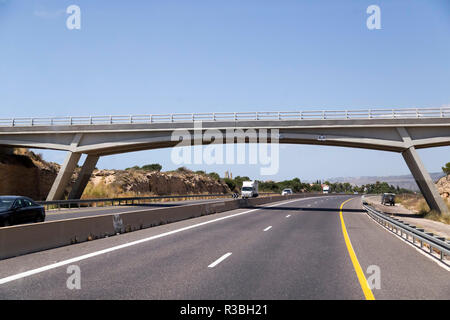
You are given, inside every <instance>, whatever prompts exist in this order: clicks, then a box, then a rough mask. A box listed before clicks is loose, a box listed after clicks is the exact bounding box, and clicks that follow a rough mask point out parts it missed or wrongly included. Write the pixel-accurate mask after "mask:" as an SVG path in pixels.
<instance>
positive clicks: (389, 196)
mask: <svg viewBox="0 0 450 320" xmlns="http://www.w3.org/2000/svg"><path fill="white" fill-rule="evenodd" d="M381 204H384V205H390V206H395V194H394V193H383V195H382V196H381Z"/></svg>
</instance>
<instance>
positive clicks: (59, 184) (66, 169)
mask: <svg viewBox="0 0 450 320" xmlns="http://www.w3.org/2000/svg"><path fill="white" fill-rule="evenodd" d="M80 157H81V153H75V152H70V151H69V153H68V154H67V157H66V159H65V160H64V163H63V164H62V166H61V169H60V170H59V172H58V175H57V176H56V179H55V181H54V182H53V185H52V188H51V189H50V192H49V193H48V196H47V201H51V200H62V199H63V197H64V190H65V189H66V187H67V185H68V184H69V181H70V178H71V177H72V174H73V171H74V170H75V167H76V166H77V164H78V161H79V160H80Z"/></svg>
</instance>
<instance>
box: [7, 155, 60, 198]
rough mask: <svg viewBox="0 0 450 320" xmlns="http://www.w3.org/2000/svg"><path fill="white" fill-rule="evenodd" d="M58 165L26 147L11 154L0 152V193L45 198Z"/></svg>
mask: <svg viewBox="0 0 450 320" xmlns="http://www.w3.org/2000/svg"><path fill="white" fill-rule="evenodd" d="M59 168H60V166H59V165H58V164H56V163H51V162H45V161H43V160H42V157H41V156H39V155H36V154H35V153H33V152H31V151H28V150H26V149H16V150H14V153H12V154H4V153H0V195H24V196H28V197H30V198H33V199H37V200H42V199H45V198H46V196H47V194H48V192H49V191H50V188H51V186H52V184H53V181H54V180H55V178H56V175H57V173H58V171H59Z"/></svg>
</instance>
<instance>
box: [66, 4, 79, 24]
mask: <svg viewBox="0 0 450 320" xmlns="http://www.w3.org/2000/svg"><path fill="white" fill-rule="evenodd" d="M66 13H67V14H69V16H68V17H67V20H66V27H67V29H69V30H74V29H76V30H80V29H81V9H80V7H79V6H77V5H75V4H73V5H70V6H68V7H67V9H66Z"/></svg>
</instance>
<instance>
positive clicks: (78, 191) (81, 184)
mask: <svg viewBox="0 0 450 320" xmlns="http://www.w3.org/2000/svg"><path fill="white" fill-rule="evenodd" d="M98 159H99V156H94V155H90V154H88V156H87V158H86V160H85V161H84V164H83V167H82V168H81V171H80V173H79V175H78V178H77V181H75V184H74V185H73V187H72V190H71V191H70V193H69V199H80V198H81V195H82V194H83V191H84V189H85V188H86V185H87V184H88V182H89V179H90V178H91V175H92V172H93V171H94V169H95V165H96V164H97V161H98Z"/></svg>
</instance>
